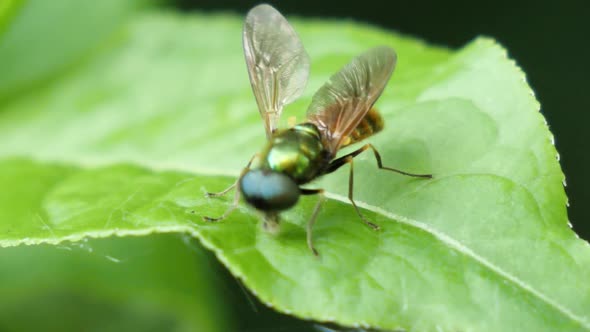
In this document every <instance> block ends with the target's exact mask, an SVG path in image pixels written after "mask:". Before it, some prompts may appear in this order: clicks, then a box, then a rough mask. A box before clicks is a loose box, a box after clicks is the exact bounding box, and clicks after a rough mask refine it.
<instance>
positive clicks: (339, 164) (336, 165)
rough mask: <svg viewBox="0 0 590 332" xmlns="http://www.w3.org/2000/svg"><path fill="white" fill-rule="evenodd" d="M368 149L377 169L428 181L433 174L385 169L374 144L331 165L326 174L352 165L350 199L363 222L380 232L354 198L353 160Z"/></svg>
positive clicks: (364, 146) (349, 177) (334, 161)
mask: <svg viewBox="0 0 590 332" xmlns="http://www.w3.org/2000/svg"><path fill="white" fill-rule="evenodd" d="M367 149H372V150H373V154H374V155H375V159H376V160H377V167H379V169H384V170H387V171H392V172H396V173H399V174H402V175H407V176H412V177H419V178H428V179H430V178H432V174H414V173H408V172H405V171H401V170H399V169H395V168H391V167H385V166H383V163H382V162H381V155H379V152H377V149H375V147H374V146H373V145H372V144H365V145H363V146H362V147H361V148H360V149H358V150H356V151H353V152H351V153H349V154H347V155H345V156H342V157H340V158H337V159H335V160H333V161H332V162H331V163H330V165H329V166H328V169H327V170H326V173H332V172H334V171H335V170H337V169H338V168H340V167H342V166H343V165H345V164H350V173H349V176H348V199H349V200H350V202H351V203H352V206H353V207H354V209H355V211H356V213H357V214H358V216H359V217H360V218H361V220H362V221H363V222H364V223H365V224H366V225H367V226H369V227H371V228H372V229H374V230H379V226H378V225H376V224H374V223H372V222H370V221H369V220H367V219H366V218H365V216H363V214H362V213H361V211H360V209H359V208H358V206H357V205H356V203H355V201H354V198H353V189H354V162H353V159H354V157H356V156H358V155H359V154H361V153H362V152H364V151H366V150H367Z"/></svg>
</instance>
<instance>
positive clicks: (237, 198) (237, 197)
mask: <svg viewBox="0 0 590 332" xmlns="http://www.w3.org/2000/svg"><path fill="white" fill-rule="evenodd" d="M256 157H258V154H255V155H254V156H252V158H250V161H249V162H248V164H247V165H246V167H244V169H242V172H240V176H239V177H238V179H237V180H236V182H234V183H233V184H232V185H231V186H229V187H227V188H225V189H224V190H223V191H220V192H218V193H210V192H207V193H206V194H205V196H206V197H219V196H223V195H225V194H227V193H228V192H229V191H230V190H232V189H233V188H236V192H235V193H234V200H233V202H232V205H231V206H230V207H229V208H228V209H227V210H226V211H225V212H224V213H223V215H222V216H221V217H217V218H213V217H207V216H203V220H204V221H209V222H215V221H220V220H223V219H225V218H226V217H227V216H229V214H230V213H232V212H233V211H234V210H235V209H236V208H237V207H238V204H239V203H240V180H241V179H242V177H243V176H244V174H246V173H247V172H248V171H249V170H250V166H251V165H252V162H253V161H254V159H255V158H256Z"/></svg>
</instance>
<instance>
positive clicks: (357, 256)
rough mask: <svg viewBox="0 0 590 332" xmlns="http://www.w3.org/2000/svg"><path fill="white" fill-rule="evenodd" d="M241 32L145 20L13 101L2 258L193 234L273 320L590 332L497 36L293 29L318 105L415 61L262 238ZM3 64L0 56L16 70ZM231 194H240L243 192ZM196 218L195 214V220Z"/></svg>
mask: <svg viewBox="0 0 590 332" xmlns="http://www.w3.org/2000/svg"><path fill="white" fill-rule="evenodd" d="M241 24H242V22H241V18H237V17H234V16H225V15H217V16H205V15H190V16H180V15H176V14H170V13H169V14H157V13H153V14H144V15H139V16H137V17H135V18H134V19H132V20H130V22H129V24H128V25H126V26H125V28H124V30H123V31H121V32H120V33H119V36H120V38H119V39H118V43H116V44H111V45H109V46H110V47H104V48H103V49H101V51H100V52H97V53H95V55H94V56H93V57H92V59H91V60H88V61H87V62H85V63H84V64H83V65H79V66H78V67H77V68H76V69H75V70H72V71H70V72H68V73H66V74H64V75H62V76H61V77H60V78H59V79H58V80H55V81H54V82H52V84H51V85H48V86H47V87H46V88H44V89H37V90H30V91H29V92H28V93H27V94H23V95H22V96H21V97H20V98H13V99H11V100H10V101H6V102H5V103H4V104H0V107H1V108H2V110H3V112H1V113H0V156H2V158H3V159H4V161H2V162H1V163H0V184H2V187H3V188H10V190H4V191H3V192H2V193H1V194H0V207H1V208H0V245H2V246H15V245H19V244H37V243H61V242H62V241H64V240H71V241H78V240H81V239H83V238H86V237H108V236H112V235H118V236H126V235H147V234H152V233H163V232H174V233H188V234H191V235H192V236H194V237H197V238H199V239H200V240H201V242H202V243H203V244H204V245H205V246H206V247H208V248H210V249H211V250H213V251H214V252H215V254H216V255H217V257H218V258H219V260H221V261H222V262H223V263H224V264H225V265H226V266H227V267H228V268H229V270H230V271H231V272H232V273H233V274H234V275H235V276H237V277H239V278H241V279H242V280H243V281H244V283H245V284H246V285H247V286H248V287H249V288H250V289H251V290H252V291H253V292H254V293H255V294H257V296H258V297H259V298H260V299H261V300H262V301H264V302H265V303H267V304H268V305H270V306H272V307H274V308H276V309H278V310H280V311H283V312H287V313H291V314H293V315H296V316H298V317H301V318H306V319H314V320H318V321H334V322H337V323H339V324H342V325H347V326H372V327H375V328H380V329H389V330H393V329H402V330H411V331H557V330H558V331H590V310H589V309H590V285H589V284H588V283H587V281H588V280H590V248H589V246H588V244H587V243H586V242H584V241H583V240H580V239H578V238H577V237H576V235H575V234H574V233H573V232H572V231H571V230H570V228H569V227H568V221H567V214H566V196H565V193H564V190H563V186H562V181H563V179H564V176H563V174H562V173H561V170H560V168H559V164H558V162H557V161H556V156H557V153H556V151H555V148H554V147H553V145H552V144H551V143H552V142H551V141H552V138H551V134H550V133H549V131H548V129H547V126H546V125H545V124H544V121H543V117H542V116H541V114H540V113H539V112H538V109H539V105H538V103H537V102H536V101H535V99H534V96H533V95H532V92H531V89H530V88H529V87H528V86H527V84H526V81H525V79H524V74H523V73H522V72H521V71H520V70H519V69H518V68H517V67H516V66H515V65H514V64H513V62H512V61H511V60H509V59H508V58H507V56H506V52H505V51H504V50H503V49H502V48H501V47H500V46H498V45H497V44H495V43H494V42H493V41H491V40H489V39H478V40H476V41H474V42H472V43H471V44H469V45H468V46H466V47H465V48H463V49H461V50H459V51H457V52H452V51H450V50H446V49H442V48H438V47H433V46H427V45H425V44H424V43H422V42H419V41H416V40H414V39H410V38H407V37H402V36H399V35H397V34H394V33H391V32H385V31H379V30H376V29H373V28H369V27H365V26H361V25H356V24H353V23H336V22H332V23H326V22H321V21H295V28H296V30H297V31H298V32H299V33H300V35H301V38H302V39H303V43H304V45H305V46H306V48H307V51H308V53H309V54H310V56H311V59H312V68H311V71H312V73H311V77H310V83H309V86H308V88H307V90H306V94H305V97H304V98H302V100H301V101H298V102H296V103H294V104H293V105H290V106H289V107H288V108H287V109H286V111H285V116H284V117H285V118H286V117H288V116H291V115H296V116H297V117H298V118H299V120H301V119H302V117H303V114H304V111H305V108H306V105H307V104H308V103H309V100H310V98H311V95H312V94H313V92H314V91H315V90H316V89H317V88H318V87H319V86H320V85H321V84H323V82H325V80H326V79H327V78H328V77H329V76H330V75H331V74H332V73H333V72H334V71H336V70H338V68H339V67H341V66H342V65H344V64H345V63H346V62H348V61H349V60H350V59H351V57H353V56H355V55H357V54H359V53H361V52H362V51H364V50H366V49H367V48H369V47H371V46H375V45H379V44H385V45H390V46H392V47H394V48H395V49H396V50H397V53H398V55H399V62H398V68H397V69H396V73H395V74H394V77H393V79H392V81H391V82H390V84H389V86H388V87H387V89H386V91H385V92H384V95H383V96H382V98H381V99H380V101H379V102H378V104H377V106H378V108H379V109H380V110H381V112H382V113H383V115H384V118H385V121H386V128H385V130H384V131H383V132H382V133H380V134H379V135H376V136H375V137H374V138H373V139H371V140H370V141H371V142H372V143H373V144H374V145H375V146H376V147H377V148H378V149H379V151H380V152H381V155H382V156H383V159H384V164H385V165H389V166H392V167H396V168H399V169H404V170H407V171H411V172H432V173H434V174H435V178H434V179H433V180H421V179H414V178H408V177H404V176H401V175H398V174H392V173H387V172H383V171H378V170H377V169H376V166H375V161H374V160H373V157H372V155H370V153H367V154H363V155H361V156H360V157H359V158H357V159H355V160H356V161H355V191H354V193H355V198H356V200H357V202H358V203H359V205H360V206H361V207H363V208H364V213H365V215H366V216H367V217H368V218H370V219H371V220H373V221H374V222H375V223H377V224H379V225H381V227H382V229H383V230H382V231H380V232H374V231H372V230H370V229H368V228H367V227H366V226H365V225H363V224H362V223H361V222H360V221H359V218H358V216H357V215H356V214H355V212H354V210H353V208H352V207H351V206H350V204H349V203H348V200H347V198H346V193H347V189H348V172H347V171H346V170H344V169H343V170H340V171H338V172H336V173H334V174H332V175H330V176H326V177H325V178H323V179H322V180H321V181H319V182H318V183H317V186H318V187H324V188H326V189H327V190H328V192H329V194H328V197H329V198H330V199H329V201H328V202H327V203H326V204H325V205H324V207H323V209H322V210H321V213H320V215H319V219H318V222H317V224H316V227H315V229H314V239H315V242H316V246H317V249H318V250H319V251H320V253H321V258H320V259H316V258H315V257H314V256H313V255H312V254H311V253H310V252H309V250H308V249H307V247H306V244H305V224H306V222H307V220H308V218H309V216H310V213H311V210H312V209H313V206H314V204H315V198H305V199H303V200H302V202H301V203H300V204H299V205H298V206H297V207H296V208H294V209H292V210H291V211H289V212H287V213H285V214H284V216H283V220H282V225H281V233H280V234H279V235H276V236H274V235H271V234H268V233H266V232H265V231H263V230H262V229H261V228H260V226H259V224H260V222H259V217H258V215H257V214H256V213H255V212H254V211H252V210H251V209H249V208H247V207H246V206H244V205H241V206H240V208H239V209H238V210H237V211H235V212H234V213H233V214H232V215H230V217H228V218H227V219H226V220H224V221H223V222H220V223H216V224H211V223H205V222H203V221H202V219H201V216H203V215H208V216H218V215H220V214H222V213H223V212H224V211H225V209H227V208H228V207H229V206H230V204H231V197H227V198H224V199H206V198H204V195H203V193H204V192H205V190H211V191H216V190H221V189H223V188H225V187H227V186H228V185H230V184H231V183H232V182H233V181H234V180H235V176H236V175H237V174H238V173H239V171H240V169H241V168H242V167H243V166H244V165H245V163H246V162H247V160H248V159H249V158H250V157H251V156H252V155H253V154H254V153H255V152H257V151H258V150H260V149H261V148H262V146H263V144H264V132H263V126H262V124H261V123H260V119H259V115H258V112H257V111H256V105H255V101H254V98H253V96H252V94H251V91H250V87H249V84H248V79H247V74H246V70H245V65H244V61H243V55H242V51H241V40H240V39H241V33H240V29H241ZM1 62H2V59H1V58H0V63H1ZM230 196H231V195H230ZM193 211H194V213H193Z"/></svg>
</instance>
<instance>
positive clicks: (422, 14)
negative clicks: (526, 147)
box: [169, 0, 590, 239]
mask: <svg viewBox="0 0 590 332" xmlns="http://www.w3.org/2000/svg"><path fill="white" fill-rule="evenodd" d="M267 2H268V3H270V4H272V5H273V6H275V7H276V8H278V9H279V10H280V11H281V12H282V13H283V14H284V15H287V16H288V15H295V16H304V17H322V18H339V19H343V18H344V19H352V20H355V21H360V22H367V23H370V24H373V25H376V26H379V27H383V28H386V29H391V30H396V31H399V32H402V33H405V34H408V35H411V36H414V37H417V38H420V39H423V40H425V41H426V42H428V43H431V44H435V45H442V46H448V47H451V48H460V47H462V46H463V45H465V44H467V43H468V42H469V41H471V40H472V39H474V38H475V37H476V36H479V35H486V36H490V37H493V38H495V39H496V40H498V41H499V42H500V43H501V44H502V45H503V46H504V47H505V48H506V49H507V50H508V52H509V55H510V57H511V58H512V59H514V60H516V62H517V64H518V65H519V66H520V67H522V69H523V70H524V72H525V73H526V74H527V78H528V81H529V84H530V85H531V87H532V88H533V90H534V91H535V93H536V97H537V99H538V100H539V101H540V103H541V108H542V109H541V112H542V113H543V114H544V116H545V118H546V119H547V122H548V123H549V128H550V130H551V132H552V133H553V135H554V136H555V144H556V146H557V150H558V151H559V153H560V156H561V166H562V168H563V171H564V173H565V175H566V180H567V187H566V191H567V194H568V197H569V202H570V207H569V218H570V221H571V223H572V224H573V227H574V229H575V230H576V232H577V233H578V234H579V235H580V236H581V237H583V238H585V239H590V205H589V204H588V203H590V172H589V170H590V147H589V145H590V130H589V129H584V128H586V127H587V126H588V124H589V123H590V91H589V90H590V82H589V78H590V77H589V76H590V2H589V1H587V0H564V1H552V0H538V1H528V0H521V1H514V0H513V1H510V0H496V1H464V0H447V1H437V0H427V1H425V0H423V1H387V0H381V1H380V0H363V1H342V0H340V1H335V0H329V1H314V0H298V1H267ZM258 3H260V2H259V1H240V0H176V1H172V2H171V3H169V5H171V6H176V7H177V8H182V9H183V10H186V11H191V10H200V11H203V10H205V11H219V10H224V11H233V12H237V13H240V14H243V15H245V13H246V12H247V11H248V9H250V8H252V7H253V6H254V5H256V4H258ZM400 56H403V54H401V55H400Z"/></svg>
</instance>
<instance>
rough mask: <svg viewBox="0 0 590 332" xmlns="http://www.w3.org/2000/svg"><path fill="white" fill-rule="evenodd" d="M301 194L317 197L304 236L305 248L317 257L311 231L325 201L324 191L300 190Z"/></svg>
mask: <svg viewBox="0 0 590 332" xmlns="http://www.w3.org/2000/svg"><path fill="white" fill-rule="evenodd" d="M301 194H302V195H318V196H319V197H318V201H317V203H315V207H314V208H313V213H312V214H311V218H309V221H308V222H307V227H306V229H305V230H306V236H307V247H308V248H309V250H311V252H312V253H313V254H314V255H315V256H319V253H318V251H317V250H316V249H315V247H314V245H313V236H312V229H313V224H314V223H315V221H316V219H317V217H318V213H319V212H320V209H321V207H322V203H323V202H324V200H325V196H324V189H301Z"/></svg>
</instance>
